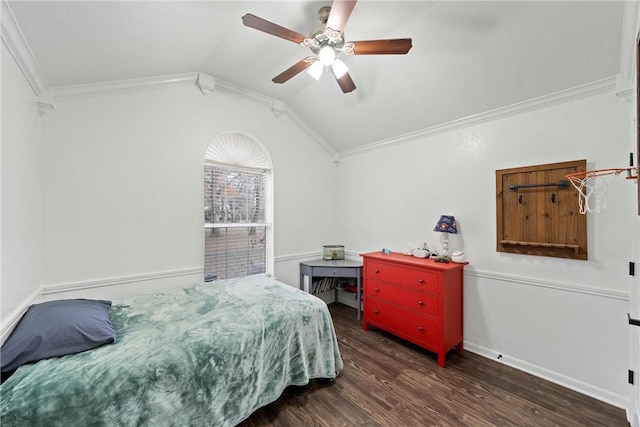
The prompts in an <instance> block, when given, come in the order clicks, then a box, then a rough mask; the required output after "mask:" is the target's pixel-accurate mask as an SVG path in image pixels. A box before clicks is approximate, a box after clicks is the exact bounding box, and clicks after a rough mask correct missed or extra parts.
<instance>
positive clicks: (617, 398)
mask: <svg viewBox="0 0 640 427" xmlns="http://www.w3.org/2000/svg"><path fill="white" fill-rule="evenodd" d="M464 349H465V350H468V351H470V352H472V353H475V354H478V355H480V356H483V357H486V358H487V359H491V360H494V361H496V362H500V363H504V364H505V365H507V366H510V367H512V368H515V369H518V370H520V371H524V372H527V373H529V374H531V375H535V376H536V377H539V378H542V379H545V380H547V381H550V382H552V383H555V384H558V385H561V386H563V387H566V388H568V389H571V390H574V391H577V392H578V393H582V394H584V395H587V396H590V397H593V398H594V399H598V400H601V401H603V402H605V403H608V404H610V405H613V406H616V407H618V408H622V409H626V408H628V407H629V398H628V397H627V396H621V395H619V394H615V393H611V392H610V391H607V390H603V389H601V388H599V387H595V386H593V385H591V384H587V383H584V382H582V381H580V380H577V379H575V378H571V377H568V376H566V375H563V374H560V373H558V372H554V371H551V370H549V369H546V368H543V367H541V366H537V365H534V364H531V363H529V362H526V361H524V360H521V359H518V358H515V357H511V356H509V355H508V354H505V353H504V352H501V351H499V350H493V349H490V348H486V347H483V346H481V345H477V344H474V343H470V342H468V341H465V342H464ZM499 355H501V356H502V357H501V358H500V359H498V356H499Z"/></svg>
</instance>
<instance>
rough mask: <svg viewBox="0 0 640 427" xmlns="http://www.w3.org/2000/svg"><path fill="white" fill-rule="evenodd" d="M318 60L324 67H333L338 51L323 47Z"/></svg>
mask: <svg viewBox="0 0 640 427" xmlns="http://www.w3.org/2000/svg"><path fill="white" fill-rule="evenodd" d="M318 60H319V61H320V62H321V63H322V65H331V64H333V62H334V61H335V60H336V51H335V50H333V48H332V47H331V46H322V48H321V49H320V52H318Z"/></svg>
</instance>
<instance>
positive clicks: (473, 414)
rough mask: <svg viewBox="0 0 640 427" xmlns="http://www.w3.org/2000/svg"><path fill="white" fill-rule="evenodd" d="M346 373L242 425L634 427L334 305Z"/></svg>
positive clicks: (606, 411)
mask: <svg viewBox="0 0 640 427" xmlns="http://www.w3.org/2000/svg"><path fill="white" fill-rule="evenodd" d="M329 308H330V311H331V315H332V317H333V321H334V325H335V329H336V334H337V336H338V343H339V345H340V352H341V354H342V359H343V362H344V369H343V371H342V372H341V373H340V375H339V376H338V378H337V379H336V380H335V381H333V382H326V381H324V382H320V381H312V382H311V383H310V384H309V385H308V386H306V387H304V389H303V390H302V392H301V393H300V390H299V389H297V388H289V389H287V390H285V392H284V393H283V395H282V396H281V397H280V399H278V400H277V401H276V402H274V403H272V404H270V405H267V406H266V407H264V408H261V409H259V410H258V411H256V412H255V413H254V414H252V415H251V417H249V418H248V419H247V420H245V421H244V422H243V423H242V424H241V426H242V427H266V426H273V427H276V426H277V427H286V426H292V427H293V426H295V427H298V426H305V427H314V426H319V427H325V426H326V427H350V426H367V427H395V426H398V427H400V426H402V427H412V426H416V427H418V426H438V427H460V426H471V427H476V426H478V427H484V426H487V427H489V426H532V427H533V426H535V427H539V426H545V427H546V426H561V427H573V426H575V427H590V426H593V427H600V426H602V427H605V426H606V427H618V426H620V427H628V425H629V424H628V423H627V421H626V416H625V411H624V410H622V409H620V408H616V407H613V406H611V405H607V404H606V403H603V402H601V401H598V400H596V399H592V398H590V397H588V396H585V395H583V394H580V393H578V392H575V391H572V390H569V389H566V388H564V387H561V386H559V385H557V384H554V383H551V382H549V381H545V380H543V379H541V378H538V377H535V376H533V375H530V374H527V373H525V372H522V371H519V370H517V369H514V368H511V367H509V366H506V365H504V364H502V363H499V362H497V361H493V360H489V359H487V358H484V357H481V356H478V355H476V354H473V353H470V352H468V351H467V352H463V353H462V354H459V353H457V352H455V351H453V352H450V353H449V355H448V356H447V368H444V369H443V368H440V367H439V366H438V363H437V356H436V355H435V354H434V353H431V352H429V351H427V350H424V349H422V348H420V347H418V346H415V345H413V344H410V343H408V342H406V341H403V340H401V339H399V338H397V337H394V336H393V335H390V334H387V333H385V332H384V331H381V330H378V329H376V328H370V330H369V331H363V330H362V327H361V323H360V322H359V321H357V319H356V310H355V309H353V308H351V307H347V306H345V305H341V304H331V305H330V306H329Z"/></svg>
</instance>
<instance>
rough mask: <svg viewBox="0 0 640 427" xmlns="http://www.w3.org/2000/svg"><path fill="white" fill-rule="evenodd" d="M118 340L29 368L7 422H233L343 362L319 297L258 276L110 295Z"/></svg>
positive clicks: (19, 380)
mask: <svg viewBox="0 0 640 427" xmlns="http://www.w3.org/2000/svg"><path fill="white" fill-rule="evenodd" d="M111 321H112V323H113V326H114V328H115V330H116V332H117V335H118V341H117V342H116V343H115V344H112V345H106V346H103V347H100V348H98V349H95V350H91V351H88V352H84V353H80V354H76V355H70V356H64V357H61V358H55V359H49V360H42V361H40V362H37V363H35V364H31V365H25V366H22V367H21V368H19V369H18V370H17V371H16V373H15V374H14V375H13V376H12V377H11V378H9V379H8V380H7V381H5V383H4V384H2V386H0V399H1V412H0V422H1V423H2V426H3V427H5V426H6V427H8V426H21V427H22V426H232V425H236V424H238V423H239V422H241V421H242V420H244V419H245V418H247V417H248V416H249V415H251V413H253V412H254V411H255V410H256V409H258V408H260V407H262V406H264V405H267V404H269V403H271V402H273V401H275V400H276V399H277V398H278V397H279V396H280V394H281V393H282V391H283V390H284V389H285V388H286V387H287V386H289V385H304V384H307V383H308V382H309V380H310V379H312V378H335V377H336V376H337V375H338V373H339V372H340V371H341V369H342V366H343V364H342V359H341V358H340V352H339V350H338V343H337V341H336V336H335V331H334V328H333V323H332V321H331V316H330V314H329V311H328V309H327V306H326V305H325V303H324V302H322V301H321V300H319V299H317V298H316V297H314V296H312V295H309V294H306V293H304V292H302V291H300V290H297V289H294V288H292V287H290V286H287V285H285V284H282V283H280V282H277V281H275V280H273V279H270V278H268V277H265V276H264V275H257V276H250V277H248V278H243V279H231V280H225V281H218V282H211V283H207V284H202V285H196V286H194V287H191V288H188V289H183V290H181V291H175V292H167V293H162V294H157V295H149V296H140V297H136V298H130V299H126V300H123V301H119V302H118V301H116V302H114V304H113V306H112V312H111Z"/></svg>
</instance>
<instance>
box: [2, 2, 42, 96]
mask: <svg viewBox="0 0 640 427" xmlns="http://www.w3.org/2000/svg"><path fill="white" fill-rule="evenodd" d="M0 3H2V6H1V14H0V27H1V29H2V32H1V37H2V42H3V43H4V45H5V46H6V47H7V49H8V50H9V53H11V56H12V57H13V59H15V61H16V63H17V64H18V67H20V70H21V71H22V74H24V77H25V79H26V80H27V82H28V83H29V86H31V89H32V90H33V93H35V94H36V96H39V95H40V94H41V93H42V92H44V91H45V90H47V89H48V88H49V85H48V84H47V80H46V79H45V78H44V74H42V70H40V66H39V65H38V61H36V58H35V56H33V52H31V48H30V47H29V44H28V43H27V42H26V40H25V38H24V35H23V34H22V30H20V27H19V26H18V23H17V22H16V19H15V17H14V16H13V12H12V11H11V8H10V7H9V5H8V4H7V3H6V2H5V1H4V0H3V1H2V2H0Z"/></svg>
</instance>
